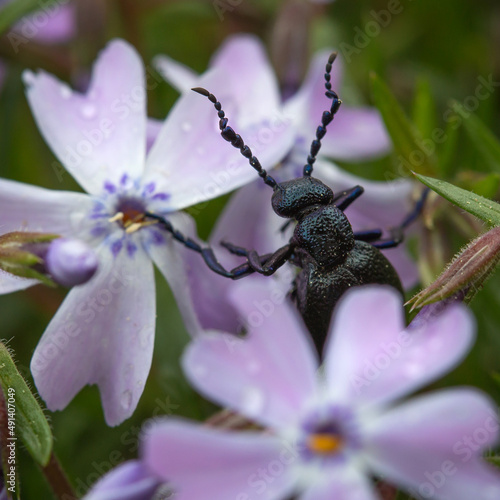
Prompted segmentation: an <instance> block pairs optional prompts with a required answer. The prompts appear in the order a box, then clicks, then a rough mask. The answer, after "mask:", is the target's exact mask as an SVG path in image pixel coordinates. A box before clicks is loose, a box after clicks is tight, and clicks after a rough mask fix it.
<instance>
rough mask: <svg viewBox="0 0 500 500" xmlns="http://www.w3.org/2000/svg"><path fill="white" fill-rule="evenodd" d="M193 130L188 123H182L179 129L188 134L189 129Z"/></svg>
mask: <svg viewBox="0 0 500 500" xmlns="http://www.w3.org/2000/svg"><path fill="white" fill-rule="evenodd" d="M192 128H193V126H192V125H191V123H189V122H183V123H182V124H181V129H182V130H183V131H184V132H190V131H191V129H192Z"/></svg>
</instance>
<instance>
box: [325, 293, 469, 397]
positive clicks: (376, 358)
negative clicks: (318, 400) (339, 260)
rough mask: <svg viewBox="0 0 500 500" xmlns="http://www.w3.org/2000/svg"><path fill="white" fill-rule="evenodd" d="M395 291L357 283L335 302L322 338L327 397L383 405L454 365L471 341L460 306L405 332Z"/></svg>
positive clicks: (416, 323)
mask: <svg viewBox="0 0 500 500" xmlns="http://www.w3.org/2000/svg"><path fill="white" fill-rule="evenodd" d="M403 312H404V311H403V307H402V304H401V296H400V295H399V293H398V292H397V291H396V290H394V289H392V288H390V287H382V286H365V287H358V288H357V290H352V291H349V292H347V293H346V294H345V295H344V297H343V298H342V299H341V302H339V305H338V306H337V310H336V313H335V316H334V321H333V325H332V327H331V328H332V329H331V331H330V337H329V339H328V341H327V346H326V348H325V349H326V350H325V352H326V353H327V354H326V361H325V364H326V374H327V378H328V381H329V384H330V392H331V394H332V397H335V398H339V399H341V400H345V401H348V402H349V403H351V404H358V405H374V404H378V405H380V404H386V403H388V402H390V401H393V400H394V399H396V398H399V397H402V396H404V395H406V394H408V393H410V392H412V391H415V390H416V389H418V388H420V387H422V386H424V385H425V384H427V383H429V382H431V381H432V380H435V379H437V378H438V377H439V376H440V375H442V374H444V373H447V372H448V371H450V370H451V368H452V367H454V366H455V365H456V364H457V363H458V362H459V361H460V360H461V359H462V358H463V357H464V355H465V353H466V352H468V350H469V349H470V346H471V344H472V341H473V339H474V323H473V318H472V315H471V313H470V312H469V311H468V310H467V309H466V308H465V307H464V306H462V305H460V304H453V305H450V306H449V307H448V308H446V309H445V310H444V311H443V312H442V313H441V314H440V315H439V316H437V317H435V318H433V319H432V320H430V321H426V320H422V321H419V319H418V316H417V318H416V319H415V320H414V321H413V323H412V325H413V327H412V328H409V329H407V330H404V323H403V321H404V317H403Z"/></svg>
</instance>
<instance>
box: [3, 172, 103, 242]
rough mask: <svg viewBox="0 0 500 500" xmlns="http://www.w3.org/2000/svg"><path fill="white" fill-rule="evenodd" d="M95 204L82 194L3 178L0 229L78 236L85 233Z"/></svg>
mask: <svg viewBox="0 0 500 500" xmlns="http://www.w3.org/2000/svg"><path fill="white" fill-rule="evenodd" d="M92 205H93V201H92V198H91V197H90V196H88V195H86V194H83V193H72V192H69V191H52V190H50V189H43V188H40V187H37V186H30V185H29V184H23V183H22V182H15V181H9V180H5V179H0V214H1V215H0V230H1V231H2V233H9V232H11V231H24V230H27V231H36V232H44V233H53V234H59V235H61V236H75V235H78V234H79V233H81V232H82V228H83V225H84V224H85V220H84V219H85V216H86V215H87V213H88V211H90V210H91V208H92Z"/></svg>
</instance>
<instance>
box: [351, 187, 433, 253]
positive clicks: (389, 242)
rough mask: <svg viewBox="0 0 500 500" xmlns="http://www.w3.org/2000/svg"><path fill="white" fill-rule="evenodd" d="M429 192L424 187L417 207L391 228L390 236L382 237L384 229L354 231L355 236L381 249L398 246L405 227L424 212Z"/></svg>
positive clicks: (402, 237) (401, 240)
mask: <svg viewBox="0 0 500 500" xmlns="http://www.w3.org/2000/svg"><path fill="white" fill-rule="evenodd" d="M428 194H429V188H426V189H424V190H423V192H422V195H421V196H420V199H419V200H418V201H417V203H416V204H415V208H414V209H413V210H412V211H411V212H410V213H409V214H408V215H407V216H406V217H405V218H404V219H403V220H402V222H401V224H399V226H396V227H393V228H391V229H390V230H389V231H390V235H391V237H390V238H387V239H380V237H381V236H382V231H380V229H375V230H372V231H361V232H359V233H354V238H355V239H356V240H360V241H367V242H369V243H371V244H372V245H373V246H374V247H375V248H379V249H384V248H394V247H397V246H398V245H399V244H400V243H402V242H403V240H404V236H405V234H404V231H405V229H406V228H407V227H408V226H409V225H410V224H411V223H412V222H413V221H414V220H415V219H416V218H417V217H418V216H419V215H420V214H421V213H422V210H423V208H424V204H425V200H426V199H427V195H428ZM377 233H378V234H379V236H378V238H376V237H375V235H376V234H377ZM377 240H378V241H377Z"/></svg>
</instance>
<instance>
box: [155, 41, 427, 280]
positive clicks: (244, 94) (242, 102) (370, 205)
mask: <svg viewBox="0 0 500 500" xmlns="http://www.w3.org/2000/svg"><path fill="white" fill-rule="evenodd" d="M330 52H331V51H329V50H322V51H320V52H319V53H318V54H316V55H315V56H314V58H313V61H312V63H311V67H310V69H309V71H308V74H307V76H306V78H305V80H304V83H303V84H302V87H301V88H300V89H298V90H297V92H296V93H295V94H294V95H292V96H291V97H289V98H286V99H284V100H282V98H281V97H280V95H279V90H278V83H277V81H276V77H275V75H274V72H273V69H272V67H271V65H270V63H269V61H268V59H267V56H266V54H265V50H264V47H263V45H262V43H261V42H260V41H259V40H258V39H257V38H256V37H253V36H250V35H236V36H232V37H230V38H229V39H228V40H227V41H226V42H225V43H224V44H223V45H222V47H221V48H220V49H219V50H218V52H217V53H216V54H215V55H214V57H213V59H212V61H211V64H210V68H211V70H210V71H213V70H214V69H217V70H220V71H224V72H225V73H226V75H227V78H226V81H225V82H224V83H223V84H221V85H220V86H216V85H214V86H213V87H209V90H210V91H211V92H213V93H214V94H215V95H216V96H217V97H218V98H219V100H220V101H221V102H222V105H223V108H224V110H225V111H226V114H227V116H228V117H229V119H230V120H231V122H232V125H233V126H234V128H235V130H237V131H238V132H239V133H241V135H242V137H243V138H244V139H245V140H248V139H247V133H246V130H245V126H246V123H247V122H248V120H251V119H254V118H255V117H259V116H261V115H264V113H265V112H266V109H270V108H271V109H275V108H277V109H280V108H279V106H280V103H281V109H280V110H279V112H277V114H276V118H275V119H273V120H271V121H270V122H269V126H268V127H267V128H264V129H262V130H261V132H260V134H261V135H260V138H261V139H262V140H266V141H273V140H274V138H273V135H272V134H273V131H274V130H278V129H279V127H280V126H282V125H283V124H285V123H286V124H289V125H291V128H292V130H293V136H294V137H293V144H292V146H291V147H290V149H289V151H288V154H287V158H286V159H285V161H283V162H282V163H281V165H280V167H279V168H277V169H275V170H274V171H273V176H274V177H275V178H276V179H277V180H278V181H284V180H288V179H291V178H294V177H298V176H301V175H302V168H303V166H304V163H305V162H306V158H307V154H308V150H309V147H310V144H311V141H312V139H313V138H314V137H315V130H316V127H317V126H318V125H319V124H320V118H321V116H322V113H323V111H324V110H325V109H329V107H330V102H329V100H328V99H327V98H326V97H325V90H324V67H325V63H326V61H327V59H328V55H329V53H330ZM156 66H157V67H158V70H159V71H160V73H161V74H162V75H163V76H164V77H165V79H166V80H167V81H168V82H169V83H171V84H172V85H174V86H175V87H176V88H177V89H178V90H179V91H182V92H187V91H188V89H190V88H191V87H194V86H198V85H200V81H199V78H200V77H199V76H198V75H197V74H196V73H194V72H193V71H192V70H190V69H189V68H187V67H185V66H183V65H182V64H180V63H177V62H175V61H173V60H172V59H170V58H168V57H166V56H159V57H157V58H156ZM342 72H343V67H342V62H341V59H340V58H339V57H337V59H336V61H335V64H334V70H333V74H332V86H333V88H334V89H336V90H338V91H339V92H340V94H341V81H342ZM228 88H233V89H234V91H235V94H234V98H233V99H232V100H231V99H227V98H225V94H226V93H227V89H228ZM281 120H284V121H283V122H282V121H281ZM151 132H153V129H151ZM258 138H259V136H258V137H257V139H258ZM219 140H220V139H219ZM321 143H322V147H321V151H320V155H323V156H328V157H332V158H335V159H338V160H344V161H361V160H366V159H368V158H373V157H375V156H380V155H383V154H386V153H388V152H389V150H390V147H391V145H390V139H389V136H388V134H387V132H386V130H385V127H384V125H383V122H382V119H381V117H380V115H379V113H378V111H377V110H376V109H375V108H370V107H349V106H347V105H345V104H343V105H342V107H341V109H340V111H339V113H338V114H337V115H335V119H334V120H333V122H332V123H331V124H330V125H329V126H328V133H327V134H326V136H325V137H324V138H323V139H322V140H321ZM313 176H315V177H317V178H318V179H321V180H322V181H324V182H325V183H326V184H327V185H329V186H331V187H332V189H333V191H334V192H341V191H343V190H345V189H348V188H351V187H353V186H355V185H357V184H360V185H362V186H363V187H364V188H365V193H364V195H363V196H362V197H361V198H360V199H359V200H357V201H356V202H355V203H353V204H352V205H351V206H350V207H349V208H348V210H347V211H346V213H347V216H348V217H349V220H350V222H351V224H352V226H353V228H354V230H355V231H362V230H367V229H383V230H385V229H388V228H391V227H394V226H398V225H399V224H400V223H401V222H402V220H403V219H404V218H405V216H406V215H407V214H408V213H410V212H411V211H412V210H413V208H414V207H413V203H414V200H412V191H413V189H414V183H413V182H411V181H408V180H402V179H401V180H397V181H392V182H374V181H367V180H365V179H361V178H359V177H355V176H353V175H350V174H348V173H346V172H344V171H343V170H342V169H340V168H338V167H337V166H335V165H334V164H333V163H331V162H328V161H325V160H324V159H323V160H321V159H320V160H319V161H317V162H316V163H315V165H314V173H313ZM254 177H255V176H254ZM244 190H248V191H249V192H248V193H245V194H243V193H241V194H240V193H236V194H235V195H234V197H233V199H232V200H231V202H230V204H229V205H228V207H227V209H226V210H227V211H229V212H233V211H235V210H237V211H238V212H241V211H242V210H243V212H246V211H247V210H250V208H249V206H248V205H245V206H244V207H241V203H242V199H249V200H254V201H253V203H255V204H256V205H258V207H259V210H260V211H262V212H263V214H262V216H261V217H259V218H261V224H262V225H264V226H267V228H266V229H262V230H261V233H266V234H267V235H269V236H270V238H267V239H266V247H269V251H273V250H275V249H277V248H278V247H279V244H280V241H282V239H281V238H280V234H279V233H278V232H276V231H275V230H274V229H275V228H276V227H277V226H279V225H280V224H282V222H280V221H279V218H278V217H277V216H276V215H275V214H274V213H273V211H272V210H271V208H270V199H271V192H270V190H269V189H268V188H267V187H266V186H264V185H263V183H262V181H261V180H260V179H259V180H256V181H255V183H253V184H250V185H248V186H246V187H245V188H244ZM232 219H233V220H235V221H236V218H235V217H232ZM276 221H278V222H276ZM236 224H237V225H238V226H241V225H243V224H244V225H245V226H246V225H248V217H246V216H245V217H244V218H241V219H240V220H238V221H236ZM227 229H228V230H229V228H227ZM271 229H273V231H271ZM385 236H386V237H387V236H388V235H387V234H386V235H385ZM234 243H236V244H240V242H239V241H236V240H235V241H234ZM260 243H261V241H252V242H251V244H250V247H251V248H256V249H257V250H258V251H259V252H261V253H263V252H265V251H267V249H266V248H262V247H260V246H259V244H260ZM384 254H385V255H386V257H387V258H388V259H389V260H390V261H391V263H392V264H393V265H394V267H395V268H396V271H397V272H398V274H399V275H400V278H401V281H402V283H403V286H404V287H405V288H411V287H413V286H415V285H416V284H417V282H418V271H417V268H416V265H415V263H414V262H413V261H412V259H411V258H410V256H409V254H408V252H407V249H406V247H405V245H400V246H399V247H397V248H394V249H390V250H384Z"/></svg>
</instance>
